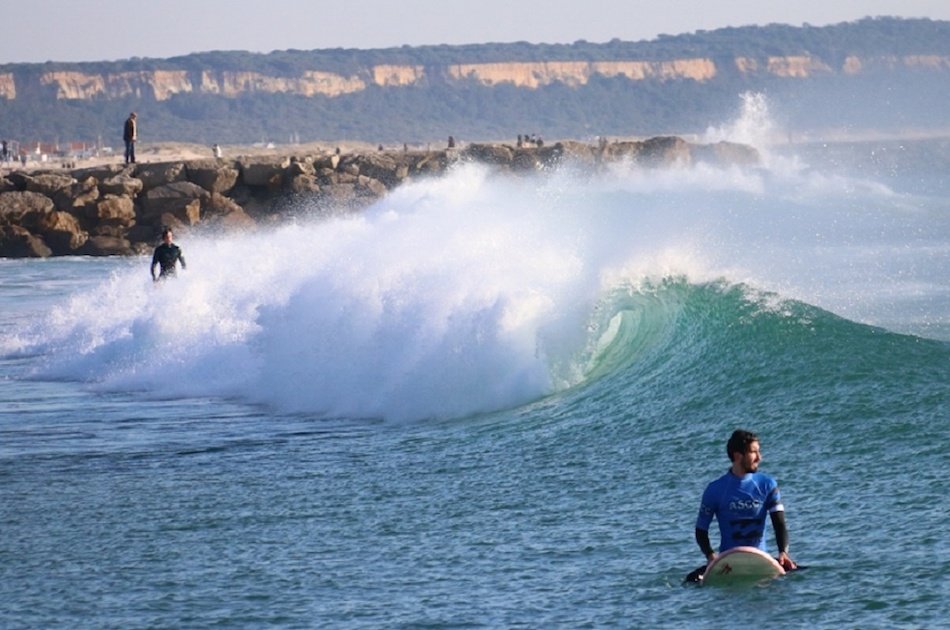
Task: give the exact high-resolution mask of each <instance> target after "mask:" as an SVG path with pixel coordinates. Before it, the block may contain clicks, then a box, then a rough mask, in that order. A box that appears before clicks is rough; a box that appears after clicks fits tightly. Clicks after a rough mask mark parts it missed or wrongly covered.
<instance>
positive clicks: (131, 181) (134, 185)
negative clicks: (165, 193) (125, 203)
mask: <svg viewBox="0 0 950 630" xmlns="http://www.w3.org/2000/svg"><path fill="white" fill-rule="evenodd" d="M144 187H145V184H144V183H143V182H142V180H141V179H138V178H137V177H132V176H131V175H129V174H128V173H118V174H116V175H113V176H111V177H107V178H105V179H102V180H99V190H100V191H102V194H103V195H119V196H123V197H133V198H134V197H135V196H136V195H138V194H139V193H140V192H142V189H143V188H144Z"/></svg>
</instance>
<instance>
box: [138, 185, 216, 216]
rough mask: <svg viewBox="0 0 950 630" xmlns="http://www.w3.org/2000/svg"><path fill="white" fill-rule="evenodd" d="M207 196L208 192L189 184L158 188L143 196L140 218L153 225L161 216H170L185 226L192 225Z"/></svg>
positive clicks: (199, 213) (199, 214)
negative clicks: (202, 201)
mask: <svg viewBox="0 0 950 630" xmlns="http://www.w3.org/2000/svg"><path fill="white" fill-rule="evenodd" d="M208 196H209V193H208V191H206V190H205V189H204V188H202V187H201V186H198V185H196V184H192V183H191V182H176V183H174V184H165V185H163V186H158V187H157V188H153V189H151V190H149V191H147V192H146V193H145V195H143V198H142V211H141V214H140V218H141V219H142V222H144V223H155V221H156V220H160V219H161V217H162V215H165V214H170V215H173V216H175V217H177V218H178V219H179V220H180V221H182V222H183V223H185V224H186V225H194V224H196V223H197V222H198V220H199V219H200V217H201V200H202V199H204V198H206V197H208Z"/></svg>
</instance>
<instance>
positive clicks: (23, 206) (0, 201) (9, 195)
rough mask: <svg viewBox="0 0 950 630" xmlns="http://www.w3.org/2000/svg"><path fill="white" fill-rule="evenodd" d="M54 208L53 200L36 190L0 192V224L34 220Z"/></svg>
mask: <svg viewBox="0 0 950 630" xmlns="http://www.w3.org/2000/svg"><path fill="white" fill-rule="evenodd" d="M55 209H56V207H55V205H54V204H53V200H52V199H50V198H49V197H47V196H46V195H42V194H40V193H37V192H29V191H18V190H16V191H11V192H5V193H0V224H7V225H22V224H24V223H30V222H34V223H35V221H36V220H37V219H38V218H39V217H42V216H44V215H47V214H49V213H50V212H53V211H54V210H55Z"/></svg>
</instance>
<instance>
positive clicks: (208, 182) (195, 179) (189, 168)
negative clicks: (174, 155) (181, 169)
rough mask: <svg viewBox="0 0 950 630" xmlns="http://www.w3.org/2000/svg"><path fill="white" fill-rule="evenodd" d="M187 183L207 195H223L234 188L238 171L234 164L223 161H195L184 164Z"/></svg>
mask: <svg viewBox="0 0 950 630" xmlns="http://www.w3.org/2000/svg"><path fill="white" fill-rule="evenodd" d="M185 172H186V176H187V179H188V181H189V182H191V183H192V184H196V185H198V186H201V187H202V188H204V189H205V190H207V191H208V192H209V193H225V192H228V191H229V190H231V189H232V188H234V185H235V184H236V183H237V180H238V176H239V175H240V171H239V170H238V168H237V166H236V165H235V163H234V162H225V161H223V160H195V161H193V162H188V163H186V164H185Z"/></svg>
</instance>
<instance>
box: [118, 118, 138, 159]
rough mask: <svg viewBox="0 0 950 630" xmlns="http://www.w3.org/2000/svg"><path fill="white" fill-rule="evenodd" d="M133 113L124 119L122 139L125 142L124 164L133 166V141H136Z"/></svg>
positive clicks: (136, 127) (136, 128) (135, 124)
mask: <svg viewBox="0 0 950 630" xmlns="http://www.w3.org/2000/svg"><path fill="white" fill-rule="evenodd" d="M135 118H136V117H135V112H132V113H131V114H129V117H128V118H126V119H125V129H124V130H123V132H122V139H123V140H125V163H126V164H135V141H136V140H138V131H139V130H138V124H137V123H136V121H135Z"/></svg>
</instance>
